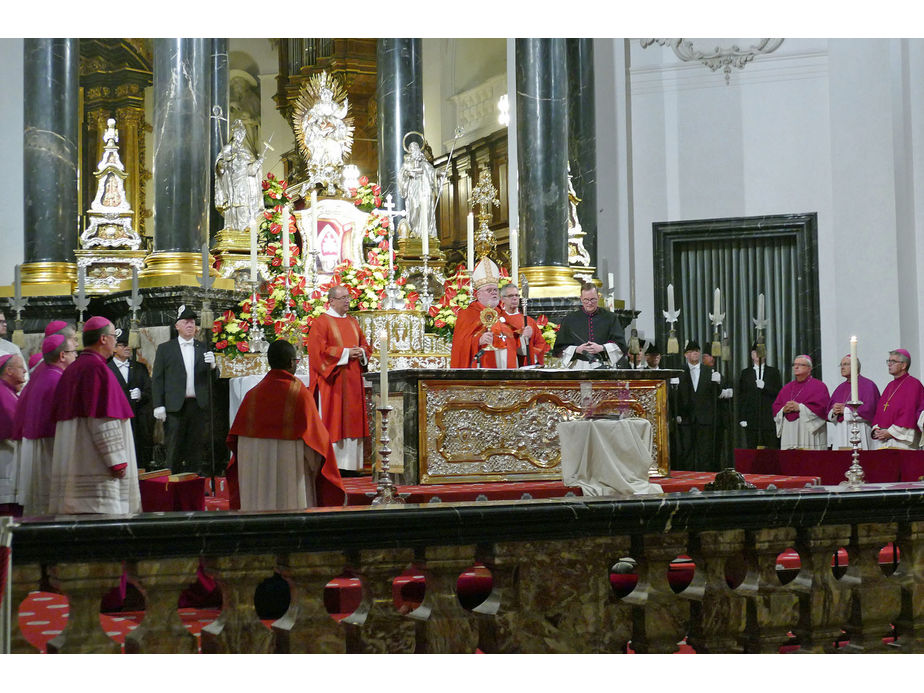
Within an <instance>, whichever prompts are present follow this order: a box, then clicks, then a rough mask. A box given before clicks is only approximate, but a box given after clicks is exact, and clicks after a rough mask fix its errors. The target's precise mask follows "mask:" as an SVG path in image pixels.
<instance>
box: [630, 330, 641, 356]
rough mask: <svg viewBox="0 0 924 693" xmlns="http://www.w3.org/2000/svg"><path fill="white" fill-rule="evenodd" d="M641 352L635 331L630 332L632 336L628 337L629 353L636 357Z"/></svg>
mask: <svg viewBox="0 0 924 693" xmlns="http://www.w3.org/2000/svg"><path fill="white" fill-rule="evenodd" d="M639 351H641V349H640V347H639V343H638V333H637V332H636V331H635V330H632V336H631V337H629V353H630V354H632V355H633V356H634V355H637V354H638V353H639Z"/></svg>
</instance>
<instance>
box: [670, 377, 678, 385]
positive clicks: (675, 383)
mask: <svg viewBox="0 0 924 693" xmlns="http://www.w3.org/2000/svg"><path fill="white" fill-rule="evenodd" d="M670 383H671V385H680V378H671V380H670Z"/></svg>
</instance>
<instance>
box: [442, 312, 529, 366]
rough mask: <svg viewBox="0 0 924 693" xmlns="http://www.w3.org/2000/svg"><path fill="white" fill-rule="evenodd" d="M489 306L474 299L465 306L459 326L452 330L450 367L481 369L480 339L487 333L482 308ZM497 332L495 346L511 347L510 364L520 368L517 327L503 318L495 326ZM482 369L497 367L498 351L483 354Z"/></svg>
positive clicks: (457, 318) (458, 316)
mask: <svg viewBox="0 0 924 693" xmlns="http://www.w3.org/2000/svg"><path fill="white" fill-rule="evenodd" d="M484 309H485V306H484V305H483V304H481V303H480V302H479V301H472V303H470V304H469V306H468V307H467V308H463V309H462V310H460V311H459V314H458V315H457V316H456V326H455V328H454V329H453V332H452V355H451V356H450V358H449V366H450V368H477V367H478V365H477V362H476V361H475V355H476V354H477V353H478V351H479V350H480V349H481V347H480V346H479V345H478V340H479V339H480V338H481V335H483V334H484V332H485V327H484V325H482V324H481V311H483V310H484ZM497 312H498V315H502V313H501V310H500V306H498V308H497ZM491 332H492V333H493V334H494V342H493V343H492V346H493V347H495V348H496V349H506V350H507V367H508V368H516V362H517V340H516V337H515V336H514V334H513V330H512V329H510V326H509V325H507V324H506V323H503V322H500V321H499V320H498V321H497V322H496V323H494V325H493V326H492V327H491ZM481 367H482V368H497V359H495V358H494V352H493V351H491V350H488V351H485V352H484V354H483V355H482V357H481Z"/></svg>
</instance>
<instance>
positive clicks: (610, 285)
mask: <svg viewBox="0 0 924 693" xmlns="http://www.w3.org/2000/svg"><path fill="white" fill-rule="evenodd" d="M606 286H607V291H610V292H612V291H613V289H615V288H616V282H615V280H614V279H613V273H612V272H608V273H607V275H606Z"/></svg>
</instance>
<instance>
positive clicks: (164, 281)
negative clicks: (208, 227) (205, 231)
mask: <svg viewBox="0 0 924 693" xmlns="http://www.w3.org/2000/svg"><path fill="white" fill-rule="evenodd" d="M145 265H146V266H145V268H144V269H143V270H142V271H141V272H140V274H139V277H138V286H139V288H144V289H153V288H158V287H163V286H199V285H200V284H199V277H201V276H202V255H201V254H199V253H188V252H185V253H184V252H157V251H155V252H153V253H151V254H150V255H148V257H147V260H145ZM211 274H212V276H213V277H215V279H214V280H213V283H212V286H213V288H215V289H230V290H233V289H234V280H233V279H225V278H222V277H219V276H218V275H217V273H216V272H215V271H214V270H212V272H211ZM123 287H124V282H123ZM129 288H131V285H130V283H129Z"/></svg>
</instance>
